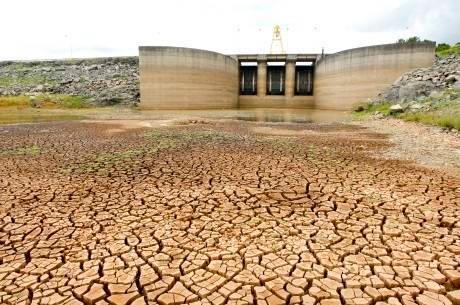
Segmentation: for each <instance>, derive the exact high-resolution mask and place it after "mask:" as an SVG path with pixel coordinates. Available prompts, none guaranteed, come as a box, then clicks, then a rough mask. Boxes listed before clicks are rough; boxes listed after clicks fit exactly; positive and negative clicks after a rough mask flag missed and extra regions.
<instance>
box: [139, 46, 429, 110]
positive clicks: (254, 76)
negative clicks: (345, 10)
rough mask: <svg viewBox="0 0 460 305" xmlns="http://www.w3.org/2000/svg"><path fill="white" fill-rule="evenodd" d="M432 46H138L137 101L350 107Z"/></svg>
mask: <svg viewBox="0 0 460 305" xmlns="http://www.w3.org/2000/svg"><path fill="white" fill-rule="evenodd" d="M435 47H436V43H435V42H423V43H396V44H385V45H376V46H369V47H362V48H356V49H350V50H345V51H341V52H338V53H334V54H325V55H324V54H253V55H244V54H243V55H224V54H220V53H216V52H211V51H205V50H198V49H190V48H179V47H154V46H141V47H139V70H140V95H141V97H140V104H139V106H140V108H142V109H236V108H316V109H325V110H350V109H352V108H353V106H354V105H356V104H358V103H361V102H365V101H367V100H368V99H370V98H372V97H374V96H376V95H377V94H378V93H379V92H380V91H381V90H383V89H384V88H385V87H387V86H389V85H390V84H392V83H393V82H394V81H395V80H397V79H398V78H399V77H400V76H401V75H402V74H404V73H405V72H408V71H410V70H412V69H415V68H423V67H429V66H431V65H432V64H433V61H434V58H435Z"/></svg>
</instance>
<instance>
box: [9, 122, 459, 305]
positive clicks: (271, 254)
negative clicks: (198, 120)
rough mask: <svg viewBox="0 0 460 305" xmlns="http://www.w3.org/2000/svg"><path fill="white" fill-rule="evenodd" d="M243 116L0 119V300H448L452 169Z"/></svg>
mask: <svg viewBox="0 0 460 305" xmlns="http://www.w3.org/2000/svg"><path fill="white" fill-rule="evenodd" d="M259 125H260V126H259ZM259 125H257V126H258V127H264V126H265V125H264V124H259ZM254 126H256V124H254V123H239V124H236V123H231V122H227V123H211V124H206V125H201V124H198V125H193V126H192V125H188V126H179V127H169V129H168V130H169V131H168V132H170V133H171V135H172V136H170V137H166V138H165V137H161V136H160V137H158V136H157V137H155V136H153V137H152V136H146V132H147V133H148V132H151V130H150V131H149V130H147V129H144V128H139V129H126V130H124V131H121V132H117V133H113V132H110V130H113V129H114V128H118V129H120V128H121V127H120V126H115V125H110V124H85V123H68V122H67V123H44V124H31V125H12V126H4V127H0V203H1V204H0V303H1V304H11V305H12V304H24V305H26V304H34V305H41V304H65V305H79V304H96V305H106V304H112V305H114V304H116V305H122V304H132V305H141V304H162V305H169V304H183V303H189V304H197V305H198V304H215V305H217V304H238V305H240V304H241V305H242V304H267V305H268V304H309V305H314V304H320V305H341V304H353V305H368V304H369V305H370V304H379V305H380V304H382V305H383V304H392V305H400V304H402V305H415V304H418V305H450V304H459V299H460V296H459V285H460V283H459V281H460V273H459V272H460V270H459V263H460V205H459V203H460V189H459V186H460V181H459V179H458V178H455V177H453V176H450V175H448V174H446V173H444V172H441V171H437V170H431V169H424V168H421V167H416V166H414V165H412V164H407V163H404V162H400V161H391V160H384V159H379V158H372V157H370V154H371V153H372V152H373V151H375V152H376V151H380V150H381V149H382V148H384V147H387V146H388V143H387V140H386V138H385V137H384V136H382V135H379V134H376V133H372V132H369V131H368V132H365V131H364V132H363V129H360V128H359V127H356V126H347V125H329V126H328V125H322V126H318V125H314V124H298V125H270V127H271V128H272V129H276V128H284V129H285V130H291V131H292V132H290V133H289V132H286V131H285V132H281V134H288V135H289V134H290V136H279V135H278V136H276V135H273V134H272V135H270V134H260V133H258V134H256V133H255V132H254V130H256V129H254V128H253V127H254ZM205 129H206V130H205ZM301 129H302V130H310V131H314V132H303V131H302V130H301ZM259 130H264V129H259ZM174 135H175V136H174ZM200 135H201V136H200ZM30 146H36V147H39V153H38V154H37V153H34V154H27V153H26V152H27V150H24V149H23V150H19V148H24V147H30ZM18 151H21V152H23V153H15V152H18Z"/></svg>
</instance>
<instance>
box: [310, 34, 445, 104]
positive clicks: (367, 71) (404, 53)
mask: <svg viewBox="0 0 460 305" xmlns="http://www.w3.org/2000/svg"><path fill="white" fill-rule="evenodd" d="M435 47H436V43H434V42H426V43H413V44H411V43H395V44H386V45H377V46H369V47H363V48H356V49H350V50H345V51H342V52H338V53H335V54H330V55H326V56H325V57H323V58H322V59H321V60H319V61H318V62H317V64H316V67H315V83H314V92H315V108H319V109H334V110H349V109H351V108H353V106H354V105H356V104H358V103H361V102H366V101H367V100H368V99H370V98H373V97H375V96H376V95H377V94H378V93H379V92H381V91H382V90H383V89H385V88H386V87H388V86H389V85H391V84H392V83H393V82H394V81H396V80H397V79H398V78H399V77H400V76H401V75H402V74H404V73H406V72H408V71H410V70H412V69H415V68H423V67H429V66H431V65H432V64H433V62H434V58H435V56H434V54H435Z"/></svg>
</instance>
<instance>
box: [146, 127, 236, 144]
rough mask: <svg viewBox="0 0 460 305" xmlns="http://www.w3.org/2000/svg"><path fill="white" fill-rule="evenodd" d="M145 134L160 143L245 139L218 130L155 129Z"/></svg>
mask: <svg viewBox="0 0 460 305" xmlns="http://www.w3.org/2000/svg"><path fill="white" fill-rule="evenodd" d="M145 136H146V137H147V138H149V139H152V140H156V141H159V142H160V143H168V144H171V143H177V142H223V141H228V140H244V139H245V137H243V136H239V135H236V134H233V133H229V132H224V131H217V130H193V131H183V130H161V129H157V130H153V131H150V132H147V133H146V134H145Z"/></svg>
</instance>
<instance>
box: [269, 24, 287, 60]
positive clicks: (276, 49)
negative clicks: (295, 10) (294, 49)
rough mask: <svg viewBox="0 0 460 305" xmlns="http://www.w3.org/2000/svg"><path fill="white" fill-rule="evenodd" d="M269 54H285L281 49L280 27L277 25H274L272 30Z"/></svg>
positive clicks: (282, 48)
mask: <svg viewBox="0 0 460 305" xmlns="http://www.w3.org/2000/svg"><path fill="white" fill-rule="evenodd" d="M270 54H286V53H285V51H284V47H283V40H282V39H281V27H280V26H279V25H275V26H274V28H273V36H272V45H271V47H270Z"/></svg>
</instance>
